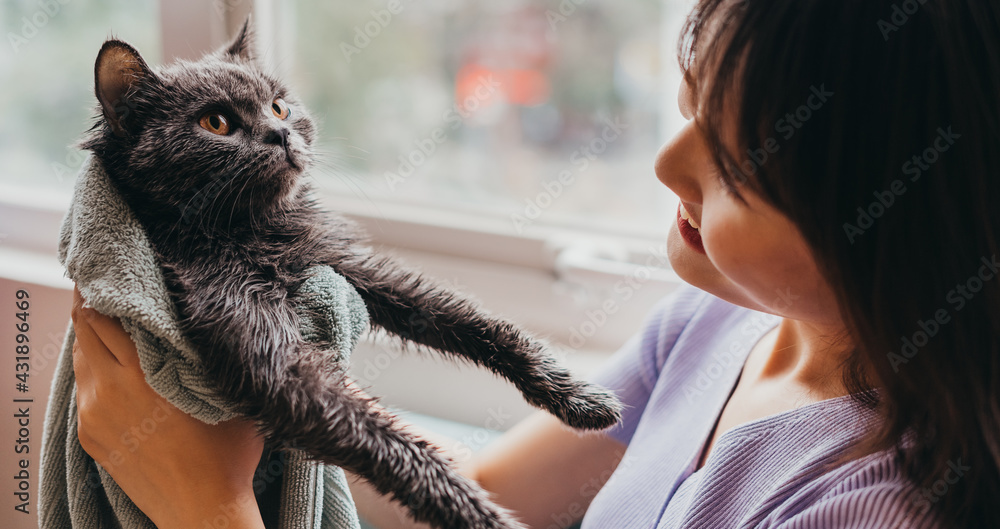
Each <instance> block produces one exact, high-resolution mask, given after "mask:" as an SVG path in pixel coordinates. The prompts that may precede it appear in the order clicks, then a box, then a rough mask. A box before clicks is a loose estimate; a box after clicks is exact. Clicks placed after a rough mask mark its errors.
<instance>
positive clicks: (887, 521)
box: [74, 0, 1000, 528]
mask: <svg viewBox="0 0 1000 529" xmlns="http://www.w3.org/2000/svg"><path fill="white" fill-rule="evenodd" d="M998 36H1000V4H998V3H997V2H993V1H988V2H987V1H982V0H903V1H899V2H897V3H893V2H890V1H888V0H877V1H876V0H836V1H833V0H814V1H803V0H740V1H732V0H701V1H700V2H699V3H698V6H697V7H696V8H695V10H694V11H693V13H692V15H691V17H690V18H689V21H688V24H687V26H686V28H685V31H684V33H683V35H682V38H681V41H680V42H681V46H680V51H681V54H680V55H681V60H682V65H683V67H684V69H685V81H684V85H683V87H682V90H681V97H680V101H679V103H680V106H681V109H682V112H683V113H684V115H685V117H687V118H688V119H689V123H688V125H687V126H686V127H685V128H684V129H683V130H682V131H681V132H680V133H678V135H677V136H676V137H675V138H673V139H672V140H671V141H670V142H669V143H667V144H666V145H665V146H664V147H663V149H662V150H661V151H660V153H659V155H658V158H657V161H656V175H657V177H658V178H659V179H660V180H661V181H662V182H663V183H664V184H665V185H666V186H667V187H669V188H670V189H671V190H673V191H674V192H675V193H677V195H678V196H679V197H680V198H681V209H680V210H679V211H678V218H677V223H676V226H674V227H673V228H672V229H671V232H670V237H669V249H670V259H671V263H672V265H673V266H674V268H675V270H676V271H677V273H678V274H679V275H680V276H681V277H682V278H684V279H685V280H686V281H687V282H689V283H691V284H692V285H693V286H694V287H697V289H695V288H684V289H681V290H680V291H679V292H678V293H677V294H676V295H675V296H672V297H671V298H670V299H669V300H666V301H665V302H664V303H663V304H661V305H660V306H659V307H658V308H657V309H656V310H654V312H653V314H652V315H651V316H650V319H649V321H648V322H647V324H646V327H645V330H644V331H643V332H641V333H640V334H639V335H638V336H637V337H636V339H634V340H632V341H631V342H629V344H627V345H626V346H625V347H624V348H623V349H622V351H620V352H619V353H618V354H617V355H616V356H615V358H614V359H612V360H611V362H610V363H609V365H608V366H607V368H606V369H605V371H604V372H603V373H602V375H601V376H600V377H598V381H599V382H601V383H603V384H605V385H607V386H609V387H611V388H613V389H615V390H616V391H618V392H619V394H620V395H621V396H622V398H623V400H624V401H625V402H626V403H627V404H629V406H630V408H629V410H628V412H627V413H626V416H625V418H624V420H623V423H622V424H621V425H619V426H618V427H616V428H614V429H613V430H612V431H610V432H608V433H607V434H606V435H593V436H578V435H577V434H575V433H573V432H570V431H567V430H565V429H563V428H562V427H561V426H560V424H559V423H558V421H557V420H555V419H553V418H551V417H548V416H545V415H544V414H539V415H537V416H535V417H532V418H530V419H528V420H527V421H525V423H524V424H521V425H518V426H517V427H515V428H514V429H513V430H512V431H511V432H509V433H508V434H506V435H505V436H504V438H503V439H502V440H501V441H499V442H498V443H497V444H496V445H495V446H492V447H490V448H489V449H488V450H487V451H486V452H485V453H483V454H481V455H480V456H478V457H477V458H476V459H475V460H474V461H472V462H470V463H469V464H467V465H465V468H464V471H465V472H467V473H468V474H469V475H470V476H472V477H473V478H474V479H476V480H478V481H479V482H480V483H481V484H482V485H483V487H485V488H486V489H488V490H491V491H493V492H494V494H495V497H496V499H497V501H498V502H500V503H501V504H503V505H506V506H507V507H509V508H511V509H513V510H514V511H516V512H518V513H519V514H520V515H521V516H522V518H523V519H524V520H525V521H526V522H527V523H529V524H530V525H531V526H534V527H553V526H555V527H559V526H563V525H565V524H567V523H570V522H571V521H573V520H576V519H580V518H581V517H583V525H584V527H782V528H792V527H817V528H818V527H823V528H826V527H844V528H846V527H919V528H923V527H953V526H954V527H998V526H1000V511H997V510H995V509H993V508H992V506H991V503H992V500H995V499H996V498H998V497H1000V442H998V434H1000V425H998V421H1000V399H998V394H997V391H998V384H1000V338H998V336H1000V278H998V277H997V275H998V273H1000V272H998V269H997V268H998V262H997V259H998V257H1000V248H998V244H997V241H998V236H1000V217H998V215H996V214H995V213H993V211H992V207H993V205H994V204H996V203H998V202H1000V180H998V179H997V175H998V174H1000V149H998V148H997V145H998V141H1000V96H998V94H1000V37H998ZM74 322H75V324H76V325H77V333H78V344H77V345H78V347H77V350H76V352H75V354H74V359H75V367H76V371H77V377H78V384H79V385H78V392H79V396H78V398H79V407H80V418H81V421H80V422H81V432H80V433H81V435H80V438H81V442H83V443H84V447H85V448H86V449H87V451H88V452H89V453H91V454H92V455H93V456H94V457H95V458H96V459H97V460H98V461H103V460H104V458H106V457H107V454H108V453H110V452H111V451H112V450H114V448H115V446H116V443H119V442H120V438H121V433H122V432H123V431H126V430H127V428H128V425H130V424H132V422H130V419H135V418H139V419H141V417H144V416H145V415H144V413H146V412H150V411H151V410H154V409H156V407H158V406H163V405H164V403H163V402H162V401H161V399H160V398H159V397H158V396H157V395H156V394H155V393H153V392H152V391H151V390H150V389H149V388H148V386H146V385H145V382H144V381H143V379H142V375H141V372H140V371H139V370H138V367H137V361H136V359H135V353H134V348H133V347H132V346H131V343H130V341H129V339H128V337H127V335H125V334H124V333H122V331H121V329H120V327H119V326H118V325H117V323H116V322H114V321H111V320H108V319H106V318H103V317H101V316H99V315H97V314H94V313H93V312H92V311H89V310H85V309H82V308H77V309H76V310H75V311H74ZM109 410H110V411H109ZM161 428H162V429H161V430H160V433H159V435H157V436H155V438H151V441H150V442H149V443H145V444H143V445H142V446H141V448H140V449H139V450H137V451H136V452H135V453H128V455H127V456H126V459H125V460H124V461H121V462H119V463H118V464H115V465H113V466H112V467H111V468H109V471H110V472H111V474H112V476H113V477H114V478H115V480H116V481H118V482H119V483H120V484H121V485H122V487H123V489H125V491H126V492H127V493H128V494H129V495H130V496H131V497H132V498H133V499H134V500H135V502H136V504H137V505H139V506H140V507H141V508H142V509H143V510H144V511H145V512H147V514H149V515H150V517H151V518H152V519H153V520H154V521H155V522H156V523H157V524H158V525H159V527H162V528H170V527H194V526H197V524H198V521H199V520H204V519H207V518H209V517H210V516H212V515H214V514H216V512H217V510H218V506H219V505H222V504H226V503H229V504H232V502H235V501H238V500H239V499H240V498H243V499H244V500H245V499H246V498H247V494H248V493H252V491H250V478H251V475H252V472H253V469H254V467H255V465H256V463H257V457H258V456H259V454H260V450H261V443H260V441H259V440H257V439H256V438H255V437H254V434H253V429H252V427H250V426H248V425H246V424H242V423H230V424H225V425H221V426H218V427H211V426H206V425H203V424H201V423H198V422H197V421H193V420H191V419H189V418H187V417H185V416H184V415H183V414H168V415H167V419H166V420H165V421H164V422H163V425H162V427H161ZM192 458H195V460H196V461H197V463H196V464H197V465H198V468H199V469H200V471H199V474H200V475H201V476H203V477H204V479H203V480H199V482H198V483H191V481H190V479H189V470H188V468H187V465H189V464H191V459H192ZM612 471H614V474H612ZM609 476H612V478H611V480H610V481H608V477H609ZM605 481H608V483H607V484H604V482H605ZM602 484H604V486H603V488H602V487H601V485H602ZM598 490H600V492H598ZM354 493H355V498H356V499H357V501H358V504H359V508H360V509H361V511H362V513H363V514H365V515H368V516H370V517H372V518H376V519H379V521H380V522H382V523H384V524H385V525H386V526H390V525H406V521H405V519H404V518H402V517H400V516H397V515H396V514H395V513H394V512H392V509H394V507H393V506H390V505H387V502H386V500H384V499H382V498H380V497H378V496H377V495H376V494H374V493H372V492H371V491H370V490H368V489H366V487H365V485H364V484H361V483H359V484H356V486H355V488H354ZM595 494H596V498H595V497H594V496H595ZM251 497H252V496H251ZM178 505H184V506H185V509H177V508H176V506H178ZM240 505H245V506H246V508H244V509H242V510H241V511H240V512H241V513H243V514H244V515H245V516H246V520H234V523H233V525H231V527H259V526H261V524H260V523H259V520H260V518H259V514H257V513H256V512H255V509H254V504H253V502H245V501H244V502H243V503H240ZM588 507H589V509H588ZM585 512H586V516H585V517H584V513H585Z"/></svg>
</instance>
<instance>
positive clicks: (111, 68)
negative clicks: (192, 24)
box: [94, 40, 153, 136]
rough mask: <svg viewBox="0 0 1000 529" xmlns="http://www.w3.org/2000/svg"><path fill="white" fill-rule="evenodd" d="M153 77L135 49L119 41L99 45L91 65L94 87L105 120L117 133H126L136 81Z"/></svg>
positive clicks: (137, 82) (122, 134)
mask: <svg viewBox="0 0 1000 529" xmlns="http://www.w3.org/2000/svg"><path fill="white" fill-rule="evenodd" d="M152 78H153V72H152V71H151V70H150V69H149V66H147V65H146V61H144V60H142V56H141V55H139V52H138V51H136V49H135V48H133V47H132V46H129V45H128V44H126V43H124V42H122V41H120V40H109V41H107V42H105V43H104V46H101V51H100V52H99V53H98V54H97V62H96V63H95V64H94V90H95V91H96V92H97V100H98V101H100V103H101V110H102V111H103V112H104V119H106V120H107V122H108V125H110V126H111V130H112V131H114V133H115V134H116V135H118V136H125V135H126V134H127V130H128V129H129V128H130V127H128V120H129V117H130V116H131V115H132V113H133V112H134V110H135V103H134V102H133V101H132V96H134V95H135V91H136V88H137V86H138V84H139V83H140V82H141V81H143V80H149V79H152Z"/></svg>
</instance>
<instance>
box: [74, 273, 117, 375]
mask: <svg viewBox="0 0 1000 529" xmlns="http://www.w3.org/2000/svg"><path fill="white" fill-rule="evenodd" d="M97 316H98V313H97V311H95V310H94V309H91V308H84V306H83V297H81V296H80V291H79V290H75V289H74V291H73V312H72V317H73V332H74V333H75V334H76V342H77V346H78V347H74V348H73V365H74V367H75V366H76V365H77V364H78V363H80V361H81V360H80V359H78V357H79V356H80V355H85V363H86V365H88V366H89V368H90V369H91V370H94V369H96V370H99V371H100V370H107V369H113V368H115V367H119V368H120V367H121V363H120V362H119V361H118V359H117V358H116V357H115V355H114V353H112V352H111V350H109V349H108V346H107V345H106V344H105V343H104V341H103V340H101V338H100V337H99V336H98V335H97V333H96V332H95V331H94V328H93V323H94V322H95V321H96V319H97Z"/></svg>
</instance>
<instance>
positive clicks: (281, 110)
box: [271, 97, 288, 119]
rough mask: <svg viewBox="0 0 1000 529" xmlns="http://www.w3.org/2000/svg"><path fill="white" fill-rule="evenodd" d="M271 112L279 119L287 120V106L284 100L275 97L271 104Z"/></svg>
mask: <svg viewBox="0 0 1000 529" xmlns="http://www.w3.org/2000/svg"><path fill="white" fill-rule="evenodd" d="M271 112H274V115H275V116H277V117H278V118H279V119H288V105H287V104H285V100H284V99H281V98H280V97H277V98H275V99H274V101H272V102H271Z"/></svg>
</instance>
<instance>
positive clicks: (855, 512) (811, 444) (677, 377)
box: [583, 287, 940, 529]
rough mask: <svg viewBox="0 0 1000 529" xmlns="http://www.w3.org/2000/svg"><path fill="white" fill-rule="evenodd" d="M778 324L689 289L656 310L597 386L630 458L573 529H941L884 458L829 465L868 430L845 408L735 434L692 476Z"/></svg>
mask: <svg viewBox="0 0 1000 529" xmlns="http://www.w3.org/2000/svg"><path fill="white" fill-rule="evenodd" d="M778 321H779V319H778V318H777V317H774V316H770V315H766V314H762V313H759V312H754V311H751V310H749V309H745V308H741V307H737V306H735V305H731V304H729V303H727V302H725V301H722V300H720V299H718V298H715V297H713V296H711V295H709V294H706V293H704V292H702V291H700V290H697V289H694V288H691V287H683V288H681V289H680V290H679V291H678V292H677V293H675V294H674V295H672V296H671V297H670V298H668V299H667V300H665V301H664V302H663V303H661V304H660V305H658V306H657V308H656V309H654V311H653V314H652V316H651V318H650V319H649V321H648V322H647V324H646V326H645V328H644V330H643V332H642V333H640V334H639V335H638V336H636V337H634V338H633V339H632V340H631V341H629V343H627V344H626V345H625V346H624V347H623V348H622V350H621V351H619V352H618V353H616V355H615V356H614V357H613V358H612V359H611V360H610V361H609V365H607V366H605V369H603V370H602V371H601V373H600V374H599V375H598V376H597V377H595V379H596V381H597V382H599V383H601V384H603V385H605V386H607V387H609V388H612V389H614V390H615V391H616V392H617V393H618V394H619V396H620V397H621V398H622V400H623V401H624V402H625V404H626V406H627V409H626V411H625V413H624V416H623V420H622V423H621V424H620V425H618V426H616V427H615V428H614V429H612V430H611V432H610V433H611V435H612V436H613V437H615V438H616V439H618V440H620V441H621V442H623V443H625V444H627V445H628V450H627V451H626V453H625V456H624V458H623V459H622V462H621V463H620V464H619V466H618V468H617V470H616V471H615V473H614V475H613V476H612V477H611V479H610V480H609V481H608V483H607V484H606V485H605V486H604V488H602V489H601V491H600V492H599V493H598V495H597V497H596V498H595V499H594V501H593V503H592V504H591V507H590V509H589V510H588V512H587V514H586V516H585V517H584V520H583V529H654V528H655V529H675V528H677V529H679V528H684V529H691V528H708V529H730V528H755V529H764V528H775V529H776V528H781V529H793V528H796V529H798V528H815V529H828V528H837V529H848V528H851V529H862V528H864V529H869V528H870V529H876V528H877V529H883V528H920V529H924V528H937V527H940V526H939V525H937V524H936V523H935V522H934V520H933V519H932V514H933V513H934V511H933V510H932V509H930V507H931V502H932V501H934V500H935V499H936V498H935V497H933V495H930V494H927V493H922V492H921V491H917V490H916V489H915V487H913V486H912V485H911V484H910V483H909V482H908V481H907V480H906V479H905V478H904V477H903V476H902V473H901V469H900V468H899V467H898V466H897V465H896V464H895V463H894V461H893V458H892V455H891V454H890V453H876V454H872V455H870V456H866V457H864V458H861V459H857V460H853V461H850V462H848V463H844V464H840V465H838V466H831V465H829V462H831V461H833V460H835V459H836V458H837V457H838V456H840V455H841V454H843V453H844V451H845V450H847V449H849V448H851V447H852V446H853V445H854V444H855V443H856V442H857V440H858V439H859V438H860V437H861V436H862V434H863V433H864V432H865V431H866V430H867V429H868V428H870V427H871V424H872V423H873V422H874V421H875V420H876V417H875V415H874V413H873V412H870V411H866V410H863V409H859V408H858V407H857V406H855V405H854V403H853V402H852V401H851V399H850V398H849V397H841V398H836V399H830V400H825V401H822V402H817V403H813V404H808V405H805V406H801V407H799V408H795V409H792V410H789V411H786V412H783V413H779V414H776V415H771V416H768V417H764V418H761V419H758V420H754V421H751V422H749V423H745V424H742V425H739V426H736V427H735V428H732V429H730V430H728V431H726V432H724V433H723V434H722V435H721V436H720V437H719V439H718V442H717V444H716V445H715V447H714V449H713V451H712V452H711V454H709V457H708V460H707V461H706V462H705V465H704V466H703V467H702V468H701V469H699V470H698V471H697V472H695V467H696V465H697V461H698V459H699V457H700V455H701V453H702V451H703V450H704V446H705V443H706V442H707V440H708V437H709V435H710V433H711V432H712V428H713V427H714V425H715V422H716V420H717V418H718V417H719V415H720V414H721V412H722V409H723V407H724V406H725V404H726V401H727V400H728V398H729V395H730V393H731V392H732V389H733V388H734V386H735V384H736V381H737V379H738V378H739V374H740V371H741V370H742V368H743V363H744V361H745V360H746V356H747V354H748V353H749V352H750V349H751V348H752V347H753V346H754V345H755V344H756V343H757V341H758V340H759V339H760V338H761V337H762V336H763V335H764V334H765V333H766V332H767V331H769V330H771V329H772V328H774V326H775V325H777V323H778ZM927 492H929V491H927Z"/></svg>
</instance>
